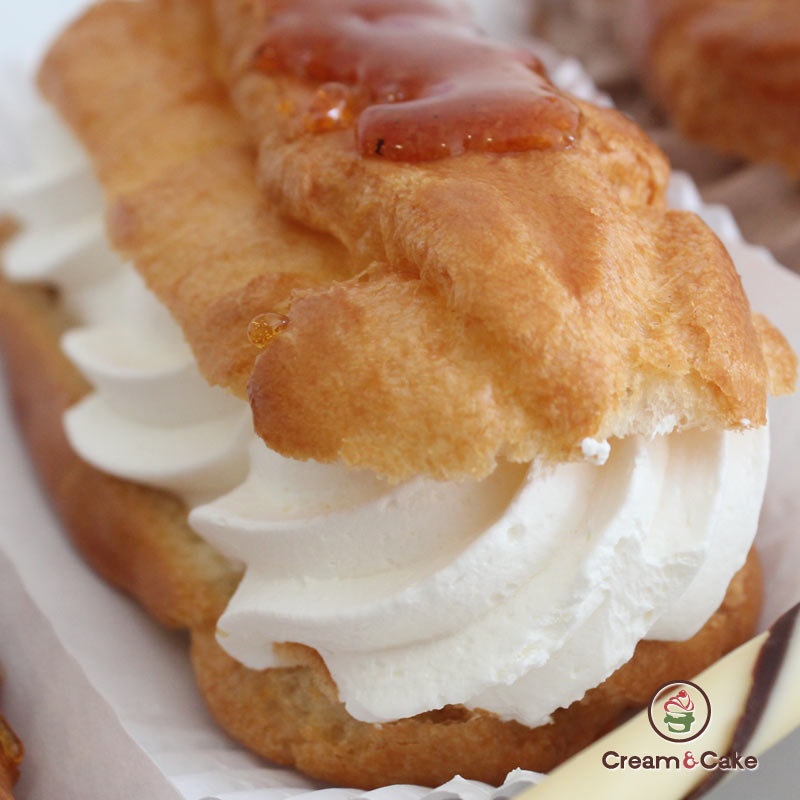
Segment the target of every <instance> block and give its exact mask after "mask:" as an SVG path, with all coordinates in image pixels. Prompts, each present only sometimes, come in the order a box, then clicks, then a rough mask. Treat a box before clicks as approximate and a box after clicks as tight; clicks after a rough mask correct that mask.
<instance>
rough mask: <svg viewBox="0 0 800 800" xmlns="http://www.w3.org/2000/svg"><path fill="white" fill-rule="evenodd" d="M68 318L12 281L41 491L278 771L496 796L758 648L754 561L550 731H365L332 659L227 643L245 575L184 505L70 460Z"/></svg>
mask: <svg viewBox="0 0 800 800" xmlns="http://www.w3.org/2000/svg"><path fill="white" fill-rule="evenodd" d="M67 322H68V320H66V319H65V318H64V316H63V314H62V313H61V312H60V310H59V306H58V298H57V295H56V293H55V292H53V291H51V290H47V289H42V288H19V287H16V286H14V287H12V286H11V285H9V284H8V283H7V282H5V281H2V280H0V346H2V350H3V352H4V356H5V364H6V371H7V375H8V379H9V380H8V383H9V391H10V398H11V402H12V405H13V408H14V411H15V413H16V416H17V419H18V422H19V425H20V428H21V430H22V433H23V435H24V438H25V440H26V442H27V445H28V448H29V450H30V452H31V455H32V457H33V460H34V462H35V464H36V466H37V468H38V471H39V475H40V478H41V481H42V483H43V485H44V487H45V489H46V491H47V494H48V495H49V497H50V499H51V501H52V503H53V505H54V506H55V508H56V510H57V511H58V513H59V514H60V516H61V518H62V520H63V522H64V525H65V527H66V529H67V530H68V531H69V533H70V535H71V537H72V539H73V541H74V543H75V545H76V546H77V548H78V549H79V550H80V552H81V553H82V554H83V556H84V557H85V558H86V560H87V561H88V562H89V563H90V564H91V565H92V566H93V567H94V568H95V569H96V570H97V571H98V572H100V573H101V574H102V575H104V576H105V578H106V579H108V580H109V581H110V582H111V583H112V584H114V585H115V586H117V587H118V588H120V589H121V590H123V591H125V592H127V593H129V594H130V595H132V596H133V597H134V598H136V599H137V600H138V601H139V602H140V603H141V604H142V605H143V606H144V607H145V608H146V609H147V610H148V611H149V612H150V613H151V614H152V615H153V616H155V617H156V618H157V619H158V620H159V621H160V622H162V623H163V624H165V625H167V626H170V627H173V628H183V629H187V630H188V631H190V633H191V640H192V645H191V658H192V663H193V665H194V670H195V674H196V677H197V682H198V685H199V687H200V691H201V692H202V694H203V697H204V698H205V701H206V703H207V704H208V706H209V708H210V709H211V712H212V714H213V715H214V717H216V719H217V720H218V722H219V723H220V724H221V725H222V727H223V728H225V730H226V731H228V733H229V734H230V735H231V736H233V737H234V738H235V739H237V740H239V741H240V742H242V743H243V744H244V745H246V746H247V747H249V748H251V749H252V750H254V751H256V752H258V753H260V754H262V755H263V756H265V757H266V758H269V759H271V760H272V761H275V762H278V763H280V764H286V765H292V766H295V767H297V768H298V769H300V770H302V771H303V772H306V773H308V774H310V775H314V776H316V777H319V778H323V779H325V780H328V781H330V782H332V783H335V784H339V785H344V786H353V787H359V788H365V789H366V788H373V787H376V786H381V785H385V784H390V783H412V784H421V785H429V786H435V785H437V784H440V783H442V782H444V781H446V780H448V779H450V778H451V777H452V776H453V775H455V774H460V775H462V776H464V777H466V778H472V779H477V780H482V781H486V782H488V783H493V784H497V783H500V782H502V780H503V779H504V777H505V775H506V773H507V772H508V771H509V770H511V769H513V768H515V767H523V768H526V769H531V770H537V771H548V770H550V769H552V768H553V767H555V766H556V765H557V764H559V763H560V762H561V761H563V760H564V759H566V758H568V757H569V756H570V755H572V754H573V753H575V752H577V751H578V750H580V749H581V748H583V747H584V746H586V745H587V744H588V743H590V742H591V741H592V740H594V739H595V738H597V737H598V736H600V735H602V734H603V733H605V732H606V731H608V730H609V729H610V728H612V727H614V726H615V725H616V724H618V723H619V722H620V721H622V720H623V719H625V718H626V717H627V716H628V715H630V714H631V713H632V711H634V710H636V709H638V708H640V707H642V706H643V705H645V704H646V703H647V702H648V701H649V699H650V696H651V694H652V692H653V691H654V690H655V689H656V688H657V687H658V686H660V685H661V684H663V683H666V682H668V681H670V680H675V679H682V678H689V677H691V676H693V675H695V674H696V673H697V672H699V671H701V670H702V669H704V668H705V667H706V666H707V665H708V664H710V663H712V662H713V661H715V660H717V659H718V658H720V657H721V656H722V655H723V654H724V653H726V652H728V651H729V650H731V649H733V648H734V647H736V646H737V645H739V644H740V643H741V642H743V641H745V640H746V639H747V638H749V637H750V636H751V634H752V632H753V630H754V627H755V623H756V619H757V616H758V612H759V609H760V605H761V571H760V566H759V563H758V558H757V556H756V555H755V552H754V551H752V552H751V553H750V555H749V557H748V559H747V563H746V564H745V565H744V567H743V568H742V569H741V570H740V571H739V572H738V573H737V574H736V576H735V577H734V578H733V580H732V581H731V584H730V587H729V589H728V592H727V594H726V596H725V599H724V601H723V603H722V605H721V607H720V608H719V610H718V611H717V612H716V613H715V614H714V615H713V616H712V617H711V619H710V620H709V621H708V622H707V623H706V625H705V626H704V627H703V628H702V629H701V630H700V631H699V633H697V634H696V635H695V636H693V637H692V638H691V639H689V640H688V641H685V642H655V641H642V642H640V643H639V645H638V646H637V648H636V651H635V653H634V656H633V658H632V659H631V660H630V661H629V662H628V663H627V664H625V665H624V666H622V667H621V668H620V669H619V670H617V671H616V672H615V673H614V674H613V675H611V677H609V678H608V679H607V680H606V681H604V682H603V683H602V684H601V685H600V686H598V687H597V688H595V689H592V690H591V691H589V692H588V693H587V694H586V696H585V697H584V698H583V699H582V700H580V701H578V702H575V703H573V704H572V705H571V706H570V707H569V708H567V709H559V710H558V711H556V712H555V713H554V715H553V721H552V723H551V724H548V725H543V726H540V727H538V728H535V729H531V728H527V727H525V726H523V725H520V724H518V723H516V722H504V721H502V720H501V719H499V718H498V717H496V716H494V715H492V714H490V713H486V712H481V711H470V710H468V709H466V708H464V707H461V706H448V707H446V708H443V709H441V710H439V711H431V712H428V713H425V714H420V715H418V716H416V717H413V718H409V719H403V720H399V721H397V722H392V723H386V724H383V725H373V724H367V723H364V722H359V721H357V720H355V719H353V718H352V717H351V716H349V715H348V713H347V712H346V711H345V709H344V706H343V705H342V704H341V703H340V702H339V701H338V700H337V697H336V689H335V685H334V684H333V682H332V681H331V679H330V676H329V675H328V673H327V671H326V669H325V666H324V664H323V662H322V660H321V659H320V658H319V656H318V655H317V654H316V653H315V652H314V651H313V650H309V649H308V648H305V647H302V646H300V645H287V646H285V647H286V648H287V649H288V650H289V651H290V653H289V655H290V657H291V659H292V663H293V664H294V665H293V666H290V667H282V668H277V669H268V670H264V671H260V672H257V671H253V670H249V669H247V668H245V667H244V666H242V665H241V664H239V663H237V662H236V661H234V660H233V659H232V658H230V657H229V656H228V655H227V654H226V653H225V652H224V651H223V650H221V649H220V647H219V646H218V645H217V643H216V641H215V638H214V631H215V628H216V621H217V619H218V617H219V616H220V614H221V613H222V611H223V610H224V609H225V606H226V605H227V602H228V599H229V597H230V596H231V594H232V593H233V591H234V589H235V588H236V585H237V582H238V580H239V578H240V576H241V573H240V571H239V570H238V569H237V568H235V567H232V566H231V565H230V564H229V563H228V562H227V561H226V559H225V558H224V557H223V556H221V555H220V554H218V553H217V552H216V551H215V550H214V549H213V548H211V547H210V546H209V545H208V544H206V543H205V542H204V541H203V540H201V539H200V538H199V537H198V536H197V535H196V534H195V533H194V532H193V531H192V530H191V529H190V528H189V526H188V524H187V519H186V517H187V512H186V508H185V507H184V505H183V504H182V503H181V502H180V501H179V500H178V499H177V498H176V497H174V496H172V495H170V494H168V493H165V492H161V491H157V490H154V489H149V488H145V487H143V486H139V485H136V484H133V483H130V482H127V481H122V480H118V479H116V478H114V477H111V476H109V475H106V474H104V473H101V472H99V471H97V470H95V469H94V468H92V467H90V466H89V465H87V464H86V463H85V462H83V461H82V460H81V459H80V458H79V457H78V456H77V455H76V454H75V453H74V452H73V451H72V449H71V448H70V446H69V444H68V442H67V441H66V438H65V436H64V432H63V429H62V424H61V417H62V413H63V411H64V410H65V409H66V408H67V407H69V406H70V405H72V404H73V403H74V402H76V401H77V400H78V399H79V398H80V397H81V396H83V395H84V394H85V393H86V392H87V391H88V388H89V387H88V386H87V384H86V383H85V381H84V380H83V378H82V377H81V376H80V375H79V374H78V373H77V372H76V370H75V369H74V368H73V367H72V365H71V364H70V363H69V361H67V359H66V358H65V357H64V356H63V355H62V353H61V350H60V348H59V345H58V338H59V336H60V334H61V332H62V331H63V329H64V328H65V325H66V324H67Z"/></svg>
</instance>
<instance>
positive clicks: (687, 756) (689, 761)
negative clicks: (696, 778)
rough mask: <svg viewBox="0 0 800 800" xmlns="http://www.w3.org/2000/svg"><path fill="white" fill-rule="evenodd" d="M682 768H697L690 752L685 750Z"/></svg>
mask: <svg viewBox="0 0 800 800" xmlns="http://www.w3.org/2000/svg"><path fill="white" fill-rule="evenodd" d="M683 766H684V767H686V769H694V768H695V767H696V766H697V761H696V760H695V757H694V755H693V754H692V751H691V750H687V751H686V752H685V753H684V754H683Z"/></svg>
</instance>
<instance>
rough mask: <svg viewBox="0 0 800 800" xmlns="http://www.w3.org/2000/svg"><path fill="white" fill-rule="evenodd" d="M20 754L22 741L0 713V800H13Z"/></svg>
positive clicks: (20, 759) (20, 760)
mask: <svg viewBox="0 0 800 800" xmlns="http://www.w3.org/2000/svg"><path fill="white" fill-rule="evenodd" d="M22 756H23V748H22V742H21V741H20V740H19V738H18V737H17V735H16V734H15V733H14V731H13V730H12V729H11V726H10V725H9V724H8V723H7V722H6V721H5V719H4V718H3V716H2V714H0V800H13V798H14V795H13V794H12V792H11V789H12V787H13V786H14V784H15V783H16V782H17V779H18V778H19V768H20V764H21V763H22Z"/></svg>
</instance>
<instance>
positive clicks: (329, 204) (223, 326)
mask: <svg viewBox="0 0 800 800" xmlns="http://www.w3.org/2000/svg"><path fill="white" fill-rule="evenodd" d="M215 6H216V11H217V19H218V21H219V25H220V28H221V29H222V31H223V37H222V38H223V40H224V44H225V46H224V53H225V55H226V57H227V58H228V60H229V61H230V62H232V63H234V64H237V65H239V64H242V63H246V61H247V58H246V57H247V54H248V53H250V52H251V51H252V48H253V47H254V40H253V38H252V35H253V32H254V31H255V32H257V31H258V29H259V19H260V15H261V14H262V12H263V11H264V10H265V9H267V10H268V9H269V3H266V2H260V0H259V2H255V1H254V0H236V2H228V1H227V0H217V2H216V3H215ZM207 13H208V10H207V3H205V2H201V3H198V2H189V1H188V0H149V1H147V0H146V1H145V2H140V3H122V2H110V3H105V4H101V5H99V6H96V7H95V8H93V9H92V10H90V11H89V12H88V13H87V14H86V15H84V17H83V18H82V19H80V20H79V21H78V22H76V23H75V24H74V25H73V26H72V27H71V28H70V29H69V30H68V31H67V32H66V33H65V34H64V35H63V36H62V37H61V38H60V39H59V40H58V42H57V43H56V45H55V46H54V48H53V49H52V50H51V51H50V53H49V55H48V57H47V59H46V61H45V63H44V65H43V67H42V71H41V85H42V87H43V89H44V91H45V92H46V94H47V95H48V96H49V97H50V99H52V100H53V102H54V103H55V104H56V105H57V107H58V108H59V109H60V111H61V112H62V114H63V115H64V116H65V118H66V119H67V120H68V121H69V122H70V123H71V124H72V126H73V127H74V129H75V130H76V132H77V133H78V135H79V136H80V137H81V138H82V139H83V141H84V142H85V144H86V145H87V147H88V149H89V151H90V152H91V154H92V157H93V159H94V162H95V164H96V166H97V170H98V173H99V175H100V178H101V180H102V181H103V183H104V185H105V187H106V189H107V192H108V195H109V200H110V203H111V206H112V212H111V215H110V228H111V232H112V235H113V237H114V239H115V243H116V245H117V246H118V247H119V248H121V249H122V250H123V251H124V252H125V253H126V254H128V255H130V256H131V257H132V258H133V259H134V261H135V262H136V265H137V267H138V268H139V269H140V270H141V271H142V272H143V274H144V275H145V278H146V280H147V282H148V283H149V284H150V285H151V287H152V288H154V289H155V291H156V293H157V294H158V295H159V296H160V297H161V299H162V300H163V301H164V302H165V303H166V304H167V306H168V307H169V308H170V310H171V311H172V313H173V315H174V316H175V318H176V319H177V320H178V321H179V323H180V324H181V325H182V327H183V329H184V331H185V332H186V334H187V337H188V339H189V341H190V343H191V344H192V347H193V349H194V352H195V355H196V357H197V361H198V364H199V366H200V368H201V370H202V371H203V372H204V374H205V375H206V376H207V377H208V378H209V379H210V380H211V381H213V382H219V383H223V384H225V385H228V386H230V387H232V388H233V389H234V390H236V391H240V392H241V391H242V390H243V388H244V384H245V382H246V380H247V377H248V373H249V370H251V369H252V368H253V363H254V361H255V358H256V355H257V351H256V350H255V348H254V347H252V346H251V345H249V344H248V343H247V341H246V334H245V331H246V325H247V322H249V317H252V315H253V314H254V312H256V311H259V310H263V311H286V312H288V314H289V318H290V324H289V325H287V326H286V327H285V328H284V329H283V331H282V333H281V335H280V336H278V337H276V338H275V339H274V340H273V341H272V343H271V344H270V345H269V346H268V347H267V348H266V350H265V351H264V352H263V353H262V355H261V356H260V358H259V359H258V362H257V365H256V367H255V369H254V371H253V372H252V375H250V384H249V385H250V389H249V396H250V400H251V403H252V406H253V411H254V419H255V424H256V429H257V431H258V432H259V434H260V435H261V436H262V437H263V438H264V439H265V440H266V441H267V443H268V444H269V445H270V446H272V447H273V448H274V449H276V450H278V451H279V452H282V453H283V454H285V455H288V456H292V457H296V458H315V459H317V460H320V461H335V460H340V461H343V462H344V463H346V464H349V465H352V466H359V467H368V468H371V469H373V470H375V471H376V472H378V473H380V474H382V475H385V476H388V477H390V478H393V479H401V478H404V477H407V476H410V475H412V474H418V473H426V474H428V475H432V476H434V477H436V478H441V479H450V478H454V477H463V476H473V477H480V476H483V475H486V474H487V473H489V472H491V470H492V469H493V468H494V466H495V464H496V459H497V457H498V456H504V457H506V458H509V459H512V460H519V461H525V460H529V459H530V458H532V457H534V456H543V457H546V458H551V459H555V460H565V459H568V458H574V457H577V456H579V448H578V445H579V443H580V442H581V440H582V439H583V438H584V437H587V436H591V437H594V438H598V439H603V438H606V437H608V436H611V435H617V436H623V435H628V434H631V433H637V432H647V433H649V432H651V431H653V430H656V429H658V427H659V426H660V425H661V423H662V421H663V418H664V417H667V416H671V415H674V416H675V417H676V418H677V419H679V420H680V422H681V425H683V426H686V427H692V426H702V427H720V426H725V427H738V426H740V425H741V424H742V420H745V419H746V420H749V421H750V423H752V424H755V425H759V424H763V422H764V421H765V412H766V387H767V380H768V372H769V373H775V374H780V375H783V374H788V372H789V369H790V367H787V366H785V364H779V365H778V366H775V365H773V364H770V365H768V364H767V363H766V360H765V356H766V357H767V359H778V360H779V361H780V360H782V361H784V362H786V364H788V363H789V362H788V361H787V359H788V358H789V355H788V349H784V350H775V349H773V350H769V351H767V352H765V351H763V350H762V348H761V346H760V344H761V340H760V339H759V337H758V335H757V333H756V330H755V328H754V326H753V325H752V322H751V319H750V311H749V307H748V303H747V300H746V298H745V296H744V293H743V290H742V287H741V283H740V281H739V279H738V276H737V275H736V273H735V270H734V268H733V265H732V264H731V261H730V259H729V257H728V255H727V253H726V252H725V250H724V248H723V247H722V246H721V244H720V243H719V241H718V240H717V239H716V238H715V237H714V236H713V234H712V233H711V232H710V231H709V229H708V228H707V227H706V226H705V225H704V224H703V223H702V222H700V220H699V219H698V218H697V217H695V216H694V215H692V214H687V213H684V212H676V211H670V210H668V209H667V208H666V205H665V202H664V187H665V184H666V180H667V176H668V168H667V165H666V162H665V160H664V158H663V156H662V155H661V154H660V152H659V151H658V150H657V149H656V148H655V147H654V145H652V143H650V142H649V140H648V139H647V138H646V137H645V136H644V135H643V134H642V133H641V131H639V130H638V129H637V128H636V127H635V126H634V125H633V124H632V123H630V122H628V121H626V120H625V119H624V118H623V117H622V116H621V115H618V114H616V113H615V112H611V111H607V110H601V109H598V108H595V107H593V106H590V105H587V104H582V105H581V109H582V113H583V123H582V129H581V137H580V141H579V143H578V144H577V145H576V146H575V147H574V148H572V149H571V150H568V151H563V152H536V153H522V154H515V155H510V156H507V157H497V156H495V155H488V156H487V155H485V154H475V155H468V156H463V157H460V158H457V159H449V160H448V159H445V160H443V161H440V162H431V163H426V164H423V165H412V166H409V165H398V164H386V163H382V162H380V160H376V159H362V158H360V157H359V156H358V154H357V153H356V152H355V148H354V146H353V143H352V132H351V131H344V132H337V133H331V134H327V135H325V136H319V137H313V136H311V135H310V134H309V135H305V136H299V137H297V136H296V135H295V132H296V126H295V125H293V123H292V121H291V120H288V121H287V117H286V113H285V111H281V110H280V109H286V108H289V107H294V108H296V109H302V108H305V107H306V106H307V105H308V104H309V102H310V97H311V94H312V92H313V91H314V89H315V87H314V86H311V85H309V84H307V83H305V82H301V81H299V80H296V79H290V78H286V77H276V76H265V75H262V74H259V73H256V72H254V71H252V70H244V71H239V70H235V69H234V70H232V71H231V74H230V76H229V77H230V85H231V89H232V93H233V98H234V100H235V105H236V107H237V109H238V112H239V113H240V114H241V118H239V117H238V116H237V114H236V113H235V112H234V111H233V110H232V108H231V106H230V105H229V104H228V102H227V101H226V99H225V95H224V91H223V90H222V89H221V86H220V84H219V82H218V80H217V78H216V73H215V62H214V59H213V58H212V57H211V54H212V53H215V52H216V50H215V45H214V41H213V31H212V30H211V27H210V22H209V20H208V18H207ZM156 85H157V88H156V89H152V90H151V89H150V87H151V86H156ZM123 96H124V98H125V99H124V100H122V99H121V98H122V97H123ZM279 101H280V102H279ZM243 120H244V121H245V122H246V125H245V124H243ZM248 129H249V130H248ZM198 131H202V132H203V133H202V135H201V134H200V133H198ZM248 137H252V141H254V142H255V143H256V144H258V145H259V156H258V163H257V164H256V162H255V161H254V153H253V151H252V150H251V148H250V147H248V145H247V144H246V142H247V141H248ZM129 156H130V159H132V161H131V163H132V164H133V165H134V167H131V166H130V164H129ZM256 172H257V174H258V179H259V181H260V184H261V189H262V191H261V192H259V190H258V189H257V187H256V180H255V176H256ZM287 219H291V220H293V222H287V221H286V220H287ZM299 226H304V227H302V228H301V227H299ZM312 229H313V231H315V232H314V233H312ZM776 385H777V384H776ZM780 385H781V386H783V384H780Z"/></svg>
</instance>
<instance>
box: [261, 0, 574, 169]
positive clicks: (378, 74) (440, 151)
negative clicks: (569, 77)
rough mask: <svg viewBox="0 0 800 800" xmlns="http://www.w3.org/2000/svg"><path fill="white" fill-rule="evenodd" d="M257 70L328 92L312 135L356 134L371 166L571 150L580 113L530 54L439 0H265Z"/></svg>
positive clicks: (321, 95) (319, 97) (318, 98)
mask: <svg viewBox="0 0 800 800" xmlns="http://www.w3.org/2000/svg"><path fill="white" fill-rule="evenodd" d="M264 2H265V3H266V4H267V6H268V9H269V11H270V13H271V16H270V17H269V21H268V23H267V26H266V29H265V31H264V35H263V38H262V40H261V44H260V46H259V47H258V50H257V54H256V58H255V65H256V67H257V68H258V69H260V70H263V71H265V72H279V73H280V72H283V73H289V74H293V75H297V76H299V77H301V78H305V79H308V80H311V81H317V82H319V83H320V84H321V85H320V87H319V89H318V91H317V93H316V95H315V97H314V99H313V101H312V104H311V107H310V108H309V109H308V110H307V113H306V115H305V124H306V128H307V130H310V131H313V132H325V131H330V130H335V129H337V128H343V127H349V126H350V125H351V124H353V123H354V122H355V123H356V138H357V143H358V148H359V151H360V152H361V153H362V154H363V155H375V156H382V157H384V158H388V159H391V160H393V161H427V160H430V159H435V158H443V157H445V156H456V155H460V154H462V153H465V152H467V151H488V152H494V153H507V152H511V151H520V150H542V149H551V148H558V149H561V148H565V147H568V146H569V145H570V144H572V142H573V141H574V140H575V137H576V135H577V130H578V124H579V120H580V111H579V110H578V108H577V106H576V105H575V103H573V102H572V101H571V100H570V99H568V98H567V97H565V96H563V95H561V94H559V93H558V92H557V91H556V89H555V88H554V87H553V86H552V84H550V82H549V81H548V80H547V78H546V77H545V76H544V74H543V69H542V66H541V63H540V62H539V61H538V59H536V58H535V57H534V56H533V55H532V54H531V53H529V52H527V51H526V50H523V49H520V48H514V47H510V46H508V45H504V44H499V43H495V42H492V41H490V40H489V39H487V38H486V37H485V36H483V35H482V34H481V33H480V31H478V30H477V29H476V28H474V27H473V26H471V25H468V24H465V23H464V21H463V17H464V13H463V10H461V9H456V8H454V7H453V6H451V5H449V4H445V3H443V2H436V1H435V0H291V2H289V1H288V0H273V1H272V2H269V0H264Z"/></svg>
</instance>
